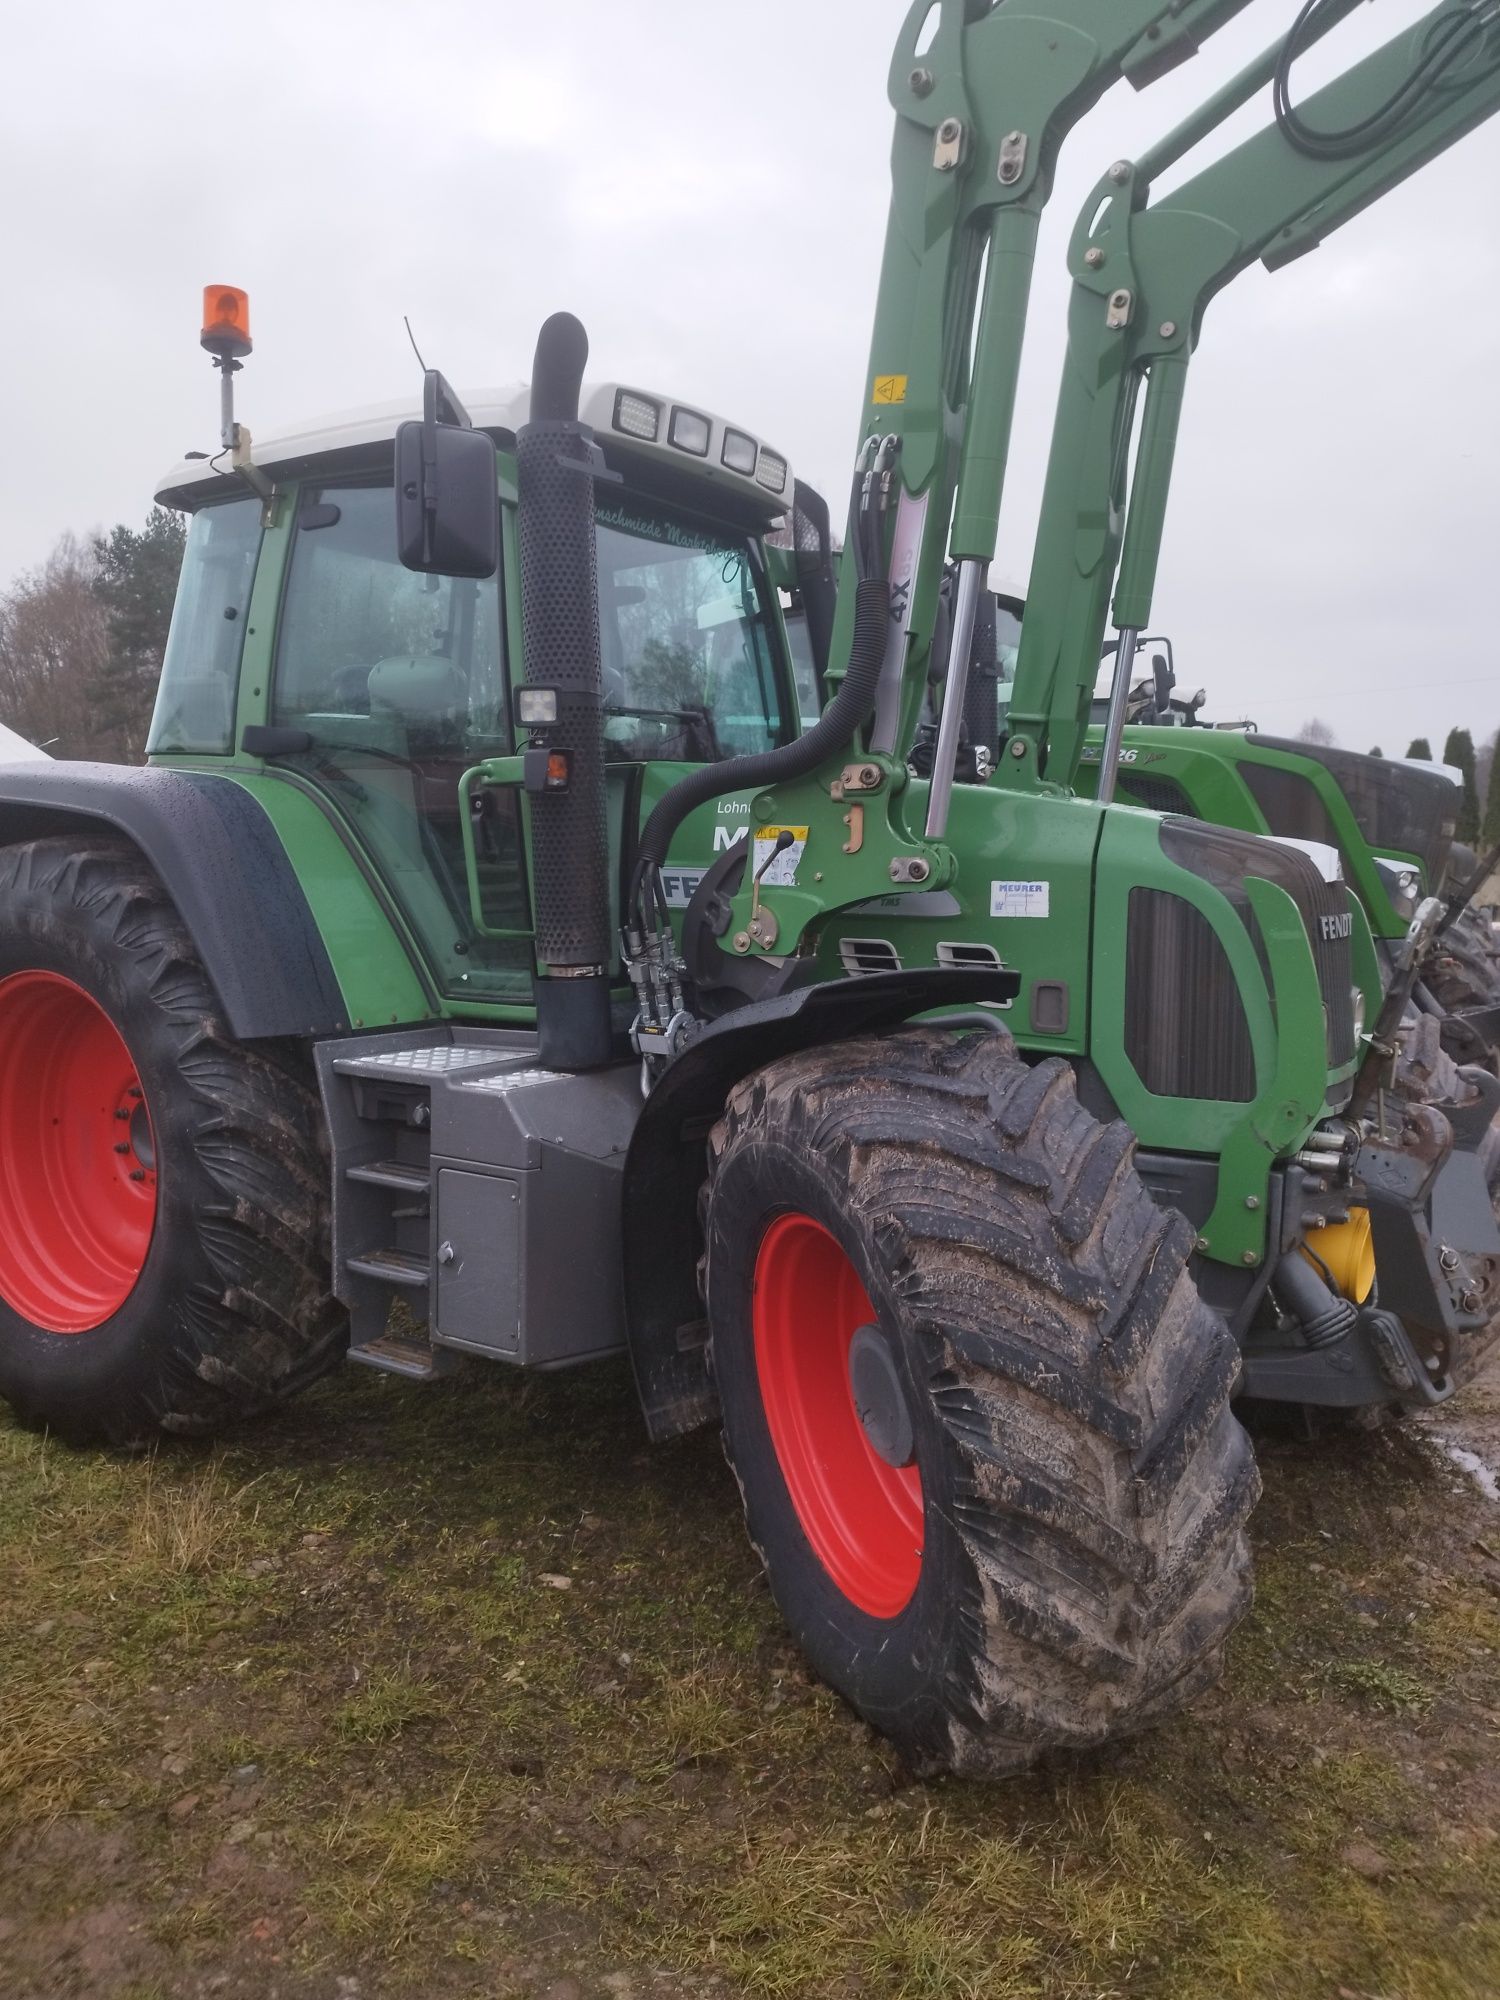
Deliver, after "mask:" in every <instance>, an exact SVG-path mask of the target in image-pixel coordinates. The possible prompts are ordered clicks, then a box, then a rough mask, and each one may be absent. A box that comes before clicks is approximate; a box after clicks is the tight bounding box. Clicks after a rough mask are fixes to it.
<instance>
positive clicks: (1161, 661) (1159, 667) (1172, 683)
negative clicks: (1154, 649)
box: [1151, 653, 1177, 715]
mask: <svg viewBox="0 0 1500 2000" xmlns="http://www.w3.org/2000/svg"><path fill="white" fill-rule="evenodd" d="M1151 678H1152V680H1153V681H1154V682H1155V683H1156V712H1157V714H1158V715H1170V714H1171V712H1172V690H1173V688H1174V687H1176V685H1177V676H1176V674H1174V673H1173V671H1172V666H1171V662H1170V661H1169V660H1168V658H1167V656H1166V654H1165V653H1153V654H1152V656H1151Z"/></svg>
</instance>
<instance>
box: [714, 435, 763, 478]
mask: <svg viewBox="0 0 1500 2000" xmlns="http://www.w3.org/2000/svg"><path fill="white" fill-rule="evenodd" d="M759 451H760V446H759V445H758V444H757V443H756V442H755V439H754V438H753V437H750V436H748V435H747V434H746V433H745V432H744V431H725V433H724V450H723V454H722V456H723V461H724V464H725V465H727V466H728V468H729V470H730V471H731V472H737V473H739V474H740V476H741V477H742V478H744V479H753V478H754V477H755V460H756V457H757V455H758V453H759Z"/></svg>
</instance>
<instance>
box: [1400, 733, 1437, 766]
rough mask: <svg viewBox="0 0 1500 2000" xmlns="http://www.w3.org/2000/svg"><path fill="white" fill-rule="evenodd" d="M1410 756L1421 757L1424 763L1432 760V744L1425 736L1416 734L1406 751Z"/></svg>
mask: <svg viewBox="0 0 1500 2000" xmlns="http://www.w3.org/2000/svg"><path fill="white" fill-rule="evenodd" d="M1406 754H1407V756H1408V757H1420V758H1421V759H1422V760H1423V762H1424V763H1428V764H1430V763H1431V762H1432V745H1431V744H1430V743H1429V742H1428V741H1427V738H1426V737H1425V736H1414V737H1413V738H1412V739H1411V743H1410V745H1409V747H1408V749H1407V752H1406Z"/></svg>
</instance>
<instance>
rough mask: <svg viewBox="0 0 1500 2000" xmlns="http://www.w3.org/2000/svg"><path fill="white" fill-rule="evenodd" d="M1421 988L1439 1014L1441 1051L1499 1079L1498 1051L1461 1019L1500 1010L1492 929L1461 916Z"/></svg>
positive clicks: (1498, 952) (1472, 916)
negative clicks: (1485, 1010) (1441, 1013)
mask: <svg viewBox="0 0 1500 2000" xmlns="http://www.w3.org/2000/svg"><path fill="white" fill-rule="evenodd" d="M1426 984H1427V988H1428V991H1429V992H1430V993H1431V994H1432V997H1433V999H1434V1000H1436V1001H1437V1003H1438V1005H1439V1006H1440V1007H1442V1008H1443V1009H1444V1010H1445V1018H1444V1019H1443V1023H1442V1038H1443V1047H1444V1049H1445V1050H1446V1051H1447V1052H1448V1054H1449V1055H1450V1056H1452V1058H1453V1060H1454V1061H1455V1062H1457V1063H1477V1064H1479V1065H1480V1067H1481V1068H1483V1069H1487V1070H1489V1071H1490V1072H1491V1073H1492V1074H1500V1050H1497V1049H1496V1047H1495V1044H1494V1042H1493V1041H1491V1040H1490V1039H1489V1038H1488V1037H1487V1036H1486V1035H1485V1034H1483V1033H1482V1032H1481V1031H1480V1029H1479V1028H1478V1027H1476V1026H1475V1024H1474V1023H1473V1022H1472V1021H1468V1020H1465V1019H1464V1015H1465V1014H1466V1013H1467V1012H1469V1011H1470V1010H1472V1009H1475V1008H1487V1007H1494V1006H1497V1005H1500V945H1497V943H1496V938H1495V926H1494V925H1493V924H1492V923H1491V922H1490V920H1489V918H1488V917H1487V916H1484V915H1482V914H1481V913H1480V912H1479V911H1478V910H1475V909H1473V908H1472V907H1471V908H1469V909H1467V910H1465V911H1463V913H1462V914H1461V915H1460V916H1459V917H1458V919H1457V921H1456V922H1455V923H1454V924H1453V925H1452V926H1451V928H1450V929H1449V931H1448V934H1447V936H1446V937H1445V938H1444V939H1443V941H1442V944H1441V946H1440V947H1439V950H1438V953H1437V956H1436V958H1435V959H1434V962H1433V964H1432V967H1431V969H1430V971H1429V973H1428V976H1427V981H1426Z"/></svg>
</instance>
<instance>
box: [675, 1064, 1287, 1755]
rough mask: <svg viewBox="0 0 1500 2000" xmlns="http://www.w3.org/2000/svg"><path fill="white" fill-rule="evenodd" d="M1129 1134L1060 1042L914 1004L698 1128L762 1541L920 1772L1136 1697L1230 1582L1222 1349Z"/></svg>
mask: <svg viewBox="0 0 1500 2000" xmlns="http://www.w3.org/2000/svg"><path fill="white" fill-rule="evenodd" d="M1132 1152H1133V1148H1132V1145H1131V1141H1130V1135H1129V1133H1128V1131H1127V1130H1126V1128H1125V1127H1124V1126H1123V1125H1119V1124H1115V1125H1109V1126H1101V1125H1100V1124H1098V1123H1097V1121H1096V1120H1094V1119H1093V1118H1092V1117H1091V1116H1090V1115H1089V1113H1088V1112H1086V1111H1085V1110H1084V1109H1083V1107H1082V1106H1081V1105H1080V1104H1079V1103H1078V1101H1077V1098H1076V1096H1075V1094H1074V1083H1073V1075H1072V1071H1071V1070H1070V1069H1069V1068H1068V1066H1067V1065H1066V1064H1065V1063H1062V1062H1060V1061H1057V1060H1049V1061H1045V1062H1043V1063H1041V1064H1040V1065H1038V1066H1037V1067H1035V1068H1031V1067H1028V1066H1027V1065H1026V1064H1024V1063H1023V1062H1022V1061H1021V1060H1020V1059H1019V1058H1018V1057H1017V1055H1016V1053H1015V1050H1014V1046H1013V1045H1012V1043H1011V1042H1010V1039H1009V1037H1008V1036H1003V1035H986V1036H980V1037H977V1038H975V1037H966V1038H962V1039H959V1038H955V1037H954V1036H952V1035H949V1034H944V1033H941V1032H938V1031H936V1030H932V1029H917V1030H908V1031H906V1032H903V1033H901V1034H898V1035H894V1036H891V1037H889V1038H868V1039H862V1040H859V1041H851V1042H847V1043H844V1044H840V1045H836V1046H834V1047H832V1048H824V1049H818V1050H813V1051H809V1052H807V1053H804V1054H801V1055H798V1056H793V1057H791V1058H789V1059H787V1060H785V1061H783V1062H779V1063H776V1064H774V1065H772V1066H771V1067H770V1068H768V1069H765V1070H762V1071H760V1072H758V1073H757V1074H756V1075H754V1076H752V1077H751V1078H749V1079H748V1080H747V1081H746V1082H744V1083H743V1084H741V1085H740V1086H739V1087H738V1088H737V1089H736V1091H735V1092H734V1094H733V1096H732V1097H731V1099H730V1101H729V1104H728V1107H727V1109H726V1112H725V1115H724V1118H723V1119H722V1121H721V1122H720V1124H719V1125H718V1126H717V1128H716V1129H715V1131H714V1133H713V1135H712V1138H711V1140H710V1173H709V1179H708V1182H707V1184H706V1187H705V1190H704V1221H705V1241H706V1250H705V1259H704V1292H705V1298H706V1303H707V1309H708V1317H709V1325H710V1328H711V1350H710V1352H711V1357H712V1362H713V1368H714V1375H715V1380H716V1383H717V1387H718V1391H719V1395H720V1398H721V1401H722V1405H723V1418H724V1434H725V1444H726V1449H727V1451H728V1455H729V1458H730V1462H731V1464H732V1466H733V1468H734V1471H735V1474H736V1477H737V1478H738V1480H739V1483H740V1488H741V1491H742V1494H743V1496H744V1502H745V1511H746V1516H747V1520H748V1524H749V1529H750V1534H751V1538H752V1540H753V1542H754V1543H755V1546H756V1548H757V1549H758V1550H759V1552H760V1555H761V1557H762V1560H763V1561H764V1563H765V1566H766V1570H767V1573H768V1576H769V1579H770V1583H771V1588H772V1591H773V1593H774V1595H775V1597H776V1600H777V1602H778V1604H779V1606H780V1608H781V1611H782V1613H783V1615H784V1616H785V1618H786V1620H787V1622H788V1624H789V1625H790V1627H791V1628H792V1630H793V1632H794V1634H795V1635H796V1637H797V1638H798V1640H799V1641H800V1643H801V1644H802V1646H803V1647H804V1649H805V1651H806V1652H807V1655H808V1657H809V1659H810V1660H811V1662H812V1664H813V1666H814V1667H815V1669H816V1670H817V1672H818V1673H819V1674H820V1675H821V1676H822V1678H823V1679H824V1680H826V1681H827V1682H828V1683H829V1684H830V1685H831V1686H833V1687H834V1688H836V1689H837V1690H838V1691H839V1692H840V1693H841V1694H842V1695H843V1696H844V1697H845V1699H846V1700H848V1701H849V1702H850V1703H851V1704H852V1706H853V1707H854V1708H856V1709H857V1710H858V1711H859V1713H860V1714H861V1715H863V1716H864V1717H865V1718H866V1719H867V1720H868V1721H870V1722H872V1723H873V1724H874V1725H875V1726H876V1727H877V1728H879V1729H881V1730H882V1731H883V1732H884V1733H885V1734H886V1735H888V1736H889V1737H891V1738H892V1739H893V1740H894V1741H895V1742H896V1743H897V1744H898V1745H899V1747H900V1748H901V1749H902V1751H903V1752H904V1753H905V1755H906V1756H907V1758H908V1760H909V1761H910V1762H911V1763H912V1764H913V1765H914V1766H915V1767H916V1768H917V1769H918V1770H921V1771H937V1770H952V1771H960V1772H984V1773H991V1774H998V1773H1004V1772H1009V1771H1015V1770H1018V1769H1020V1768H1022V1767H1023V1766H1025V1765H1026V1764H1028V1763H1030V1762H1031V1761H1032V1760H1033V1759H1034V1758H1036V1757H1037V1756H1038V1755H1039V1754H1040V1753H1042V1752H1043V1751H1045V1750H1047V1749H1049V1748H1052V1747H1054V1746H1059V1747H1067V1748H1072V1749H1080V1748H1084V1747H1087V1746H1089V1745H1093V1744H1098V1743H1101V1742H1103V1741H1105V1740H1106V1739H1107V1738H1110V1737H1114V1736H1119V1735H1122V1734H1125V1733H1128V1732H1129V1731H1131V1730H1134V1729H1137V1728H1139V1727H1141V1726H1143V1725H1144V1724H1146V1723H1148V1722H1151V1721H1153V1720H1155V1719H1156V1718H1157V1717H1159V1716H1161V1715H1163V1714H1165V1713H1167V1712H1168V1711H1170V1710H1171V1709H1174V1708H1176V1707H1177V1706H1178V1705H1180V1704H1181V1703H1182V1702H1184V1701H1185V1700H1187V1699H1188V1698H1189V1697H1190V1696H1191V1695H1193V1694H1195V1693H1196V1692H1197V1691H1198V1690H1199V1689H1200V1688H1202V1687H1204V1686H1205V1685H1207V1684H1208V1683H1209V1682H1210V1681H1212V1680H1213V1679H1214V1678H1216V1676H1217V1674H1218V1672H1219V1669H1220V1664H1221V1654H1222V1647H1223V1643H1224V1640H1225V1638H1226V1637H1227V1635H1228V1633H1229V1632H1230V1631H1231V1630H1232V1629H1233V1627H1234V1626H1235V1624H1236V1623H1237V1622H1238V1621H1239V1619H1240V1618H1241V1616H1242V1615H1243V1614H1244V1612H1245V1610H1246V1609H1247V1608H1248V1605H1249V1603H1250V1597H1251V1587H1250V1567H1249V1554H1248V1549H1247V1545H1246V1541H1245V1536H1244V1533H1243V1526H1244V1521H1245V1518H1246V1516H1247V1515H1248V1513H1249V1511H1250V1508H1251V1507H1252V1506H1253V1504H1254V1502H1255V1499H1256V1497H1257V1495H1258V1493H1259V1481H1258V1478H1257V1475H1256V1471H1255V1466H1254V1462H1253V1458H1252V1456H1251V1453H1250V1449H1249V1445H1248V1442H1247V1440H1246V1438H1245V1435H1244V1433H1243V1431H1242V1430H1241V1429H1240V1427H1239V1425H1238V1423H1237V1422H1236V1421H1235V1419H1234V1417H1233V1416H1232V1415H1231V1414H1230V1411H1229V1407H1228V1401H1229V1395H1230V1391H1231V1389H1232V1387H1233V1385H1234V1382H1235V1378H1236V1375H1237V1372H1238V1356H1237V1353H1236V1350H1235V1347H1234V1343H1233V1341H1232V1340H1231V1338H1230V1336H1229V1334H1228V1331H1227V1329H1226V1328H1225V1327H1224V1325H1223V1323H1222V1321H1221V1320H1220V1319H1219V1318H1218V1317H1217V1316H1216V1315H1215V1314H1213V1313H1212V1312H1210V1311H1209V1310H1208V1308H1207V1307H1205V1306H1204V1305H1203V1304H1202V1302H1201V1301H1200V1300H1199V1298H1198V1295H1197V1292H1196V1290H1195V1288H1194V1285H1193V1282H1192V1279H1191V1277H1190V1276H1189V1274H1188V1271H1187V1262H1186V1260H1187V1255H1188V1251H1189V1249H1190V1247H1191V1243H1192V1234H1191V1231H1190V1229H1189V1228H1188V1226H1187V1224H1186V1223H1185V1222H1184V1220H1183V1219H1182V1218H1181V1217H1180V1216H1177V1215H1173V1214H1169V1213H1165V1212H1163V1211H1161V1210H1160V1209H1158V1208H1157V1207H1156V1205H1155V1204H1154V1203H1153V1201H1152V1200H1151V1197H1150V1196H1149V1194H1148V1193H1147V1192H1146V1189H1145V1187H1144V1186H1143V1184H1142V1183H1141V1182H1140V1180H1139V1179H1138V1178H1137V1176H1136V1174H1135V1171H1134V1168H1133V1165H1132ZM856 1335H858V1340H857V1341H856V1338H855V1336H856ZM851 1369H852V1372H851ZM903 1460H904V1462H902V1461H903Z"/></svg>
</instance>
